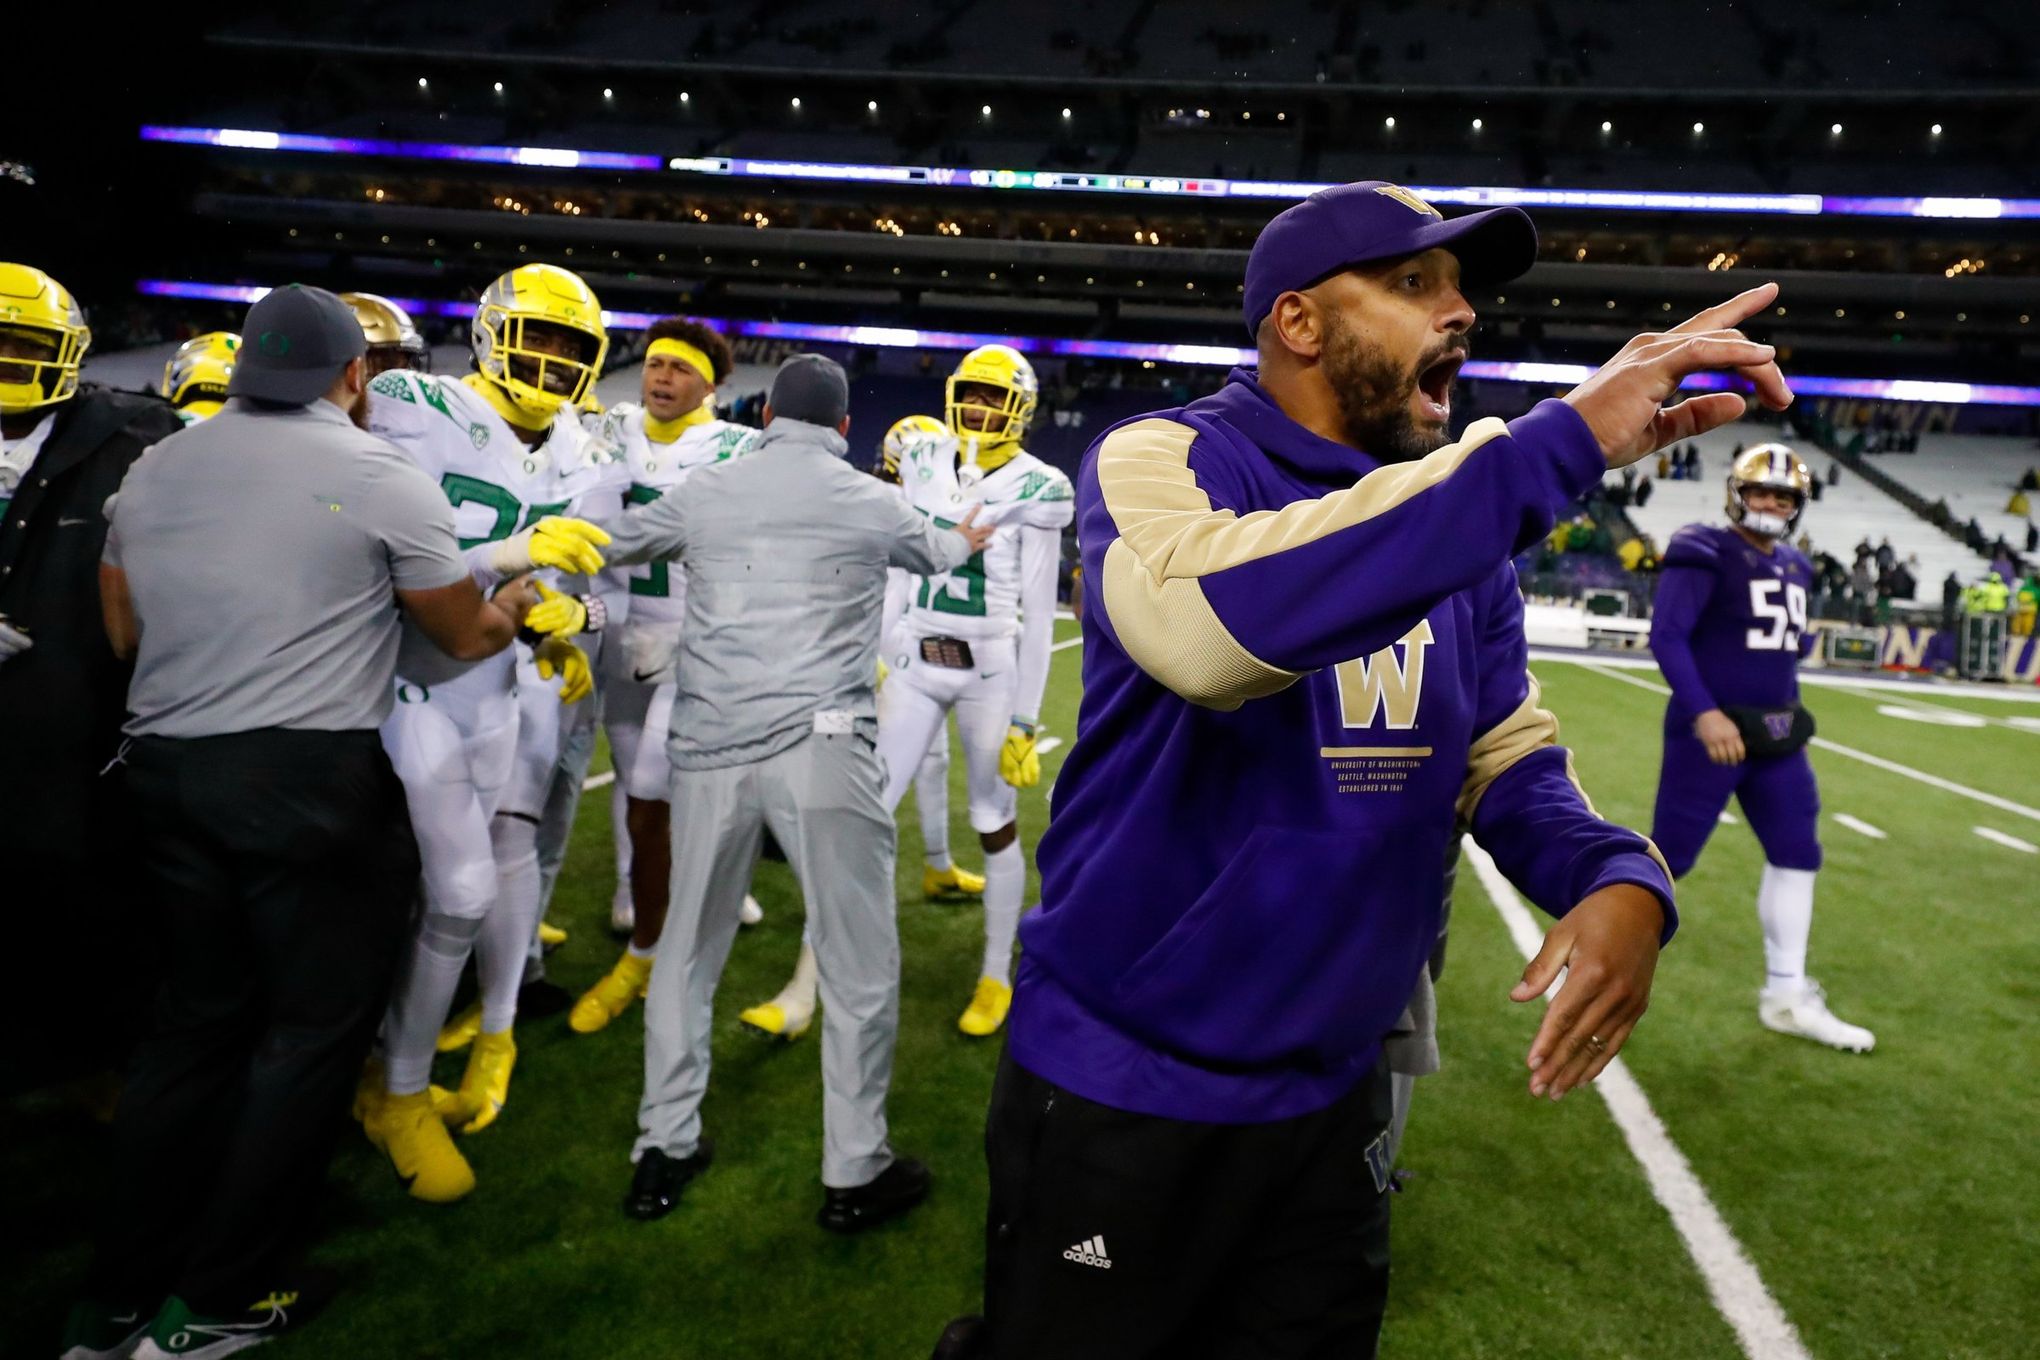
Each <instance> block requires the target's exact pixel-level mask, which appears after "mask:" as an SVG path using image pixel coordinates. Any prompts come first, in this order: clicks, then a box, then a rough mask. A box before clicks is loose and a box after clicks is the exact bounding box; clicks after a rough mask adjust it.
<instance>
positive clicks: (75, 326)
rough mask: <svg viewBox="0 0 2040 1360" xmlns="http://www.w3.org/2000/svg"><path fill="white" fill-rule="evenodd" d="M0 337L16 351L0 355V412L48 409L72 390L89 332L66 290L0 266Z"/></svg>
mask: <svg viewBox="0 0 2040 1360" xmlns="http://www.w3.org/2000/svg"><path fill="white" fill-rule="evenodd" d="M0 338H5V339H7V340H10V341H12V342H13V343H12V344H10V345H8V346H7V348H8V349H10V350H14V351H16V352H15V353H11V354H6V355H4V356H0V411H10V412H11V411H31V410H34V409H35V408H36V407H38V406H54V405H55V404H56V403H58V402H60V401H69V400H70V399H71V397H72V396H73V395H74V394H75V393H76V392H77V391H78V365H79V364H80V363H82V362H84V359H85V351H86V350H87V349H89V348H90V347H91V345H92V332H91V331H90V330H88V329H87V328H86V326H85V313H84V311H83V310H82V309H81V308H80V307H79V306H78V300H77V299H76V298H74V297H72V296H71V291H70V289H68V288H66V287H64V285H62V284H61V283H58V282H57V281H56V280H55V279H53V278H51V277H50V276H49V275H48V274H45V273H43V272H42V270H40V269H37V268H36V267H35V266H34V265H28V264H0ZM30 351H32V352H30Z"/></svg>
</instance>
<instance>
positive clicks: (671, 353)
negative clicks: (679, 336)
mask: <svg viewBox="0 0 2040 1360" xmlns="http://www.w3.org/2000/svg"><path fill="white" fill-rule="evenodd" d="M655 354H663V355H664V356H666V357H667V358H668V359H678V360H679V361H680V362H681V363H683V364H685V365H687V366H688V367H689V368H691V369H693V370H694V371H695V372H696V373H699V374H700V375H701V380H702V381H703V382H705V383H707V384H708V385H709V386H710V387H713V386H715V365H714V364H712V363H710V362H709V361H708V356H707V355H706V354H704V353H702V352H701V351H700V350H698V349H696V348H695V347H694V346H692V345H690V344H688V343H687V342H686V341H685V340H669V339H666V338H665V337H663V336H662V337H660V338H659V339H657V340H654V341H652V344H651V348H649V349H647V350H646V351H645V357H646V358H647V359H649V358H651V357H652V356H653V355H655Z"/></svg>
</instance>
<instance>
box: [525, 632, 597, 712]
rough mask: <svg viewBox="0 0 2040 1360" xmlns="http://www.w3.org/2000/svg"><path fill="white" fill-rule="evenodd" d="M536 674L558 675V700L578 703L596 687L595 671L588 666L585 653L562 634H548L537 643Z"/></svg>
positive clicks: (544, 676)
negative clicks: (558, 635)
mask: <svg viewBox="0 0 2040 1360" xmlns="http://www.w3.org/2000/svg"><path fill="white" fill-rule="evenodd" d="M537 659H538V678H539V679H541V680H550V679H552V678H553V677H554V676H555V675H557V676H559V677H560V702H561V703H563V704H578V703H580V702H581V700H583V699H585V698H587V697H588V696H589V695H590V694H591V693H593V692H594V689H595V672H594V671H593V670H591V669H589V666H588V654H587V653H586V652H583V651H582V650H581V649H580V648H579V647H576V646H575V645H574V644H573V643H571V642H569V641H567V640H566V639H565V638H561V637H549V638H547V639H546V640H545V641H544V642H541V643H539V644H538V652H537Z"/></svg>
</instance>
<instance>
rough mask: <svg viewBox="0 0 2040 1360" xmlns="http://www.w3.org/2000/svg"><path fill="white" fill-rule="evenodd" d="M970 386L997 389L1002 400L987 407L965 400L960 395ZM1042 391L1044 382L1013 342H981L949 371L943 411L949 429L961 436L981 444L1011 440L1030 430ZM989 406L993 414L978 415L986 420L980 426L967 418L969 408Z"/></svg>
mask: <svg viewBox="0 0 2040 1360" xmlns="http://www.w3.org/2000/svg"><path fill="white" fill-rule="evenodd" d="M967 387H989V388H994V389H996V390H997V391H999V392H1000V393H1002V394H1003V396H1002V399H1001V401H1000V404H999V405H998V406H997V407H994V408H987V407H984V406H980V405H978V404H977V403H975V402H968V403H967V402H964V401H963V400H961V397H962V394H963V389H965V388H967ZM1040 395H1041V384H1040V383H1039V382H1038V381H1036V379H1035V377H1034V365H1032V364H1030V363H1028V362H1027V356H1026V355H1024V354H1022V353H1021V352H1020V351H1019V350H1017V349H1014V348H1013V347H1012V346H1011V345H980V346H978V347H977V348H976V349H974V350H972V351H971V352H970V353H968V354H966V355H964V356H963V362H962V363H960V364H958V365H957V366H956V372H954V373H952V374H950V375H949V383H948V386H947V388H946V389H945V391H944V393H943V397H944V403H945V411H944V415H945V417H946V418H947V420H948V422H949V430H950V433H952V434H954V435H955V436H956V437H957V438H958V439H962V440H965V441H970V440H975V441H977V443H978V444H979V445H980V446H991V445H997V444H1011V443H1015V442H1017V441H1018V440H1019V439H1020V438H1021V436H1023V435H1025V434H1026V433H1027V422H1028V421H1030V420H1032V419H1034V404H1035V402H1036V400H1037V399H1038V398H1039V397H1040ZM987 410H989V411H990V412H991V414H989V415H980V416H979V417H978V418H979V419H982V420H983V421H984V424H983V425H981V426H974V425H971V424H970V423H968V421H967V420H966V418H965V414H964V413H965V412H966V411H972V412H985V411H987Z"/></svg>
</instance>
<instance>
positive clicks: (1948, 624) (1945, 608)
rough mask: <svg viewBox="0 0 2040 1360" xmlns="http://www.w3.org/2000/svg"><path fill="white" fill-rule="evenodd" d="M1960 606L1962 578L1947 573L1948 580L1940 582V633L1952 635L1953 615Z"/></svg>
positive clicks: (1953, 629) (1953, 628)
mask: <svg viewBox="0 0 2040 1360" xmlns="http://www.w3.org/2000/svg"><path fill="white" fill-rule="evenodd" d="M1961 604H1962V578H1961V577H1960V576H1957V575H1956V574H1955V573H1954V572H1952V571H1951V572H1949V573H1948V579H1947V580H1945V581H1943V582H1941V631H1942V632H1944V633H1952V632H1954V631H1955V615H1956V611H1957V610H1958V609H1959V608H1960V607H1961Z"/></svg>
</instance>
